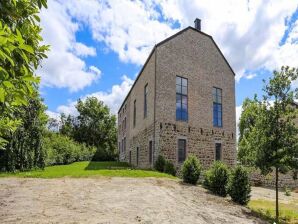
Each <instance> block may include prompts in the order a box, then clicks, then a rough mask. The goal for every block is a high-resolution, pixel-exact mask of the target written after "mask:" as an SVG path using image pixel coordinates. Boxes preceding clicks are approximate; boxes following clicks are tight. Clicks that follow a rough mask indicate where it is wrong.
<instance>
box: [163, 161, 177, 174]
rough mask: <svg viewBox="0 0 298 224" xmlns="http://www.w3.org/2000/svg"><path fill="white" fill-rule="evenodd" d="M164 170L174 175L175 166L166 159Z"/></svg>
mask: <svg viewBox="0 0 298 224" xmlns="http://www.w3.org/2000/svg"><path fill="white" fill-rule="evenodd" d="M164 172H165V173H167V174H170V175H173V176H176V168H175V166H174V164H173V163H172V162H171V161H169V160H166V163H165V168H164Z"/></svg>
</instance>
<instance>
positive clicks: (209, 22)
mask: <svg viewBox="0 0 298 224" xmlns="http://www.w3.org/2000/svg"><path fill="white" fill-rule="evenodd" d="M61 3H63V5H64V6H65V7H66V8H67V9H68V11H69V13H70V14H71V15H72V16H74V17H75V18H76V19H77V20H78V21H81V22H82V23H84V24H85V25H87V26H89V28H90V29H91V32H92V35H93V38H94V39H95V40H97V41H101V42H104V43H105V44H106V46H107V47H108V48H109V49H110V50H112V51H114V52H116V53H117V54H118V56H119V58H120V60H122V61H123V62H131V63H135V64H138V65H140V64H143V63H144V60H145V59H146V57H147V56H148V54H149V51H150V49H152V47H153V46H154V44H155V43H157V42H159V41H161V40H162V39H164V38H166V37H168V36H169V35H171V34H173V33H175V32H177V29H174V28H172V27H173V26H172V24H173V23H174V22H176V23H178V24H180V25H181V27H180V28H179V29H181V28H184V27H186V26H189V25H191V26H192V25H193V21H194V19H195V18H196V17H199V18H201V19H202V30H203V31H204V32H206V33H208V34H210V35H212V36H213V37H214V39H215V40H216V42H217V43H218V45H219V46H220V48H221V49H222V51H223V52H224V54H225V55H226V57H227V59H228V61H229V62H230V63H231V65H232V67H233V69H234V70H235V72H236V74H237V76H236V80H237V81H239V80H240V79H241V78H242V77H247V78H254V77H255V76H252V75H251V74H249V73H247V71H254V73H257V72H256V71H257V70H259V69H262V68H265V69H269V70H272V69H276V68H279V67H280V66H281V65H291V66H298V60H295V58H297V56H298V46H297V45H298V44H297V35H298V31H297V30H298V24H297V22H296V24H294V25H293V29H291V30H290V34H289V38H288V40H287V41H286V43H285V44H284V45H282V46H279V44H280V41H281V39H282V37H283V35H284V33H285V30H286V29H287V24H286V23H285V20H286V19H289V18H290V16H291V15H292V14H293V13H294V12H295V10H296V9H297V2H296V1H284V0H271V1H258V0H251V1H247V0H238V1H234V0H224V1H217V0H196V1H193V0H152V1H149V0H148V1H140V0H136V1H130V0H123V1H118V0H110V1H107V0H102V1H96V0H89V1H83V0H77V1H69V0H68V1H61ZM161 18H163V19H162V20H161ZM293 40H296V41H293Z"/></svg>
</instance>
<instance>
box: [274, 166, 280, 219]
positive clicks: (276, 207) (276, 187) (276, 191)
mask: <svg viewBox="0 0 298 224" xmlns="http://www.w3.org/2000/svg"><path fill="white" fill-rule="evenodd" d="M275 194H276V198H275V220H276V223H279V221H278V220H279V217H278V216H279V209H278V167H275Z"/></svg>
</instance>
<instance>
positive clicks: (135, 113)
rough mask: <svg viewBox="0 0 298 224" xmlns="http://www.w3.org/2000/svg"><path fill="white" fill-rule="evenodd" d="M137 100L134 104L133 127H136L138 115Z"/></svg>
mask: <svg viewBox="0 0 298 224" xmlns="http://www.w3.org/2000/svg"><path fill="white" fill-rule="evenodd" d="M136 104H137V100H135V101H134V102H133V127H135V126H136V115H137V105H136Z"/></svg>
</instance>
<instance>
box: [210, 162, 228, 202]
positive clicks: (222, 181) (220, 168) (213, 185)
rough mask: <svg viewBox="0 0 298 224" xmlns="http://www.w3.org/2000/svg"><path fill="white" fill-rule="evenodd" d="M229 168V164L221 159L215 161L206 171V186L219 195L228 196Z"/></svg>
mask: <svg viewBox="0 0 298 224" xmlns="http://www.w3.org/2000/svg"><path fill="white" fill-rule="evenodd" d="M228 180H229V170H228V167H227V165H225V164H224V163H222V162H220V161H216V162H214V164H213V165H212V167H211V168H210V169H209V170H208V171H207V172H206V173H205V180H204V186H206V187H207V188H208V189H209V190H210V191H212V192H213V193H214V194H217V195H219V196H222V197H225V196H227V185H228Z"/></svg>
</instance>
